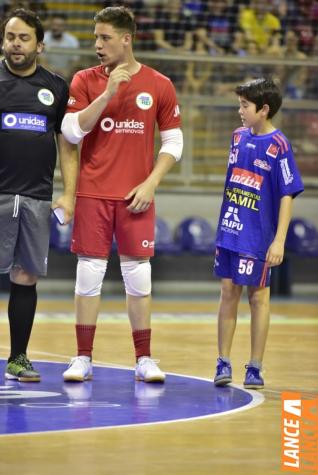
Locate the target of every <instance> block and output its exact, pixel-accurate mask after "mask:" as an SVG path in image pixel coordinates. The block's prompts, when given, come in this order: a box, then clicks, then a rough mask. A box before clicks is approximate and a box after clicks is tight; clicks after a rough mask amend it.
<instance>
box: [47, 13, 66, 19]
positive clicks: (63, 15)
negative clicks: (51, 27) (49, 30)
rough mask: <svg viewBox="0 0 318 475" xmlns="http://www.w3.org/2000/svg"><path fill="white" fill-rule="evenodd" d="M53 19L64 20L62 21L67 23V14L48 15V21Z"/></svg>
mask: <svg viewBox="0 0 318 475" xmlns="http://www.w3.org/2000/svg"><path fill="white" fill-rule="evenodd" d="M54 18H58V19H59V20H64V21H67V14H66V13H59V12H57V13H55V12H53V13H51V14H50V20H53V19H54Z"/></svg>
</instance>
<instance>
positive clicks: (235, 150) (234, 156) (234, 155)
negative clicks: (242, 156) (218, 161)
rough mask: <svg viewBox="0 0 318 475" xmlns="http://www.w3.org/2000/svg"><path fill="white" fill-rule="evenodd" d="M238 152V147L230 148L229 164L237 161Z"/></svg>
mask: <svg viewBox="0 0 318 475" xmlns="http://www.w3.org/2000/svg"><path fill="white" fill-rule="evenodd" d="M238 154H239V149H238V148H232V149H231V151H230V154H229V163H228V166H229V165H234V163H237V158H238Z"/></svg>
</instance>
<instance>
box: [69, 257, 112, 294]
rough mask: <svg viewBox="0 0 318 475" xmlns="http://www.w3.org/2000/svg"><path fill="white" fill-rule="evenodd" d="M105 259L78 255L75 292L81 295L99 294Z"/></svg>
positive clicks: (105, 265)
mask: <svg viewBox="0 0 318 475" xmlns="http://www.w3.org/2000/svg"><path fill="white" fill-rule="evenodd" d="M107 262H108V261H107V259H97V258H93V257H85V256H78V262H77V269H76V285H75V293H76V295H80V296H81V297H95V296H97V295H100V294H101V291H102V285H103V280H104V276H105V273H106V269H107Z"/></svg>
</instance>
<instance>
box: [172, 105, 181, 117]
mask: <svg viewBox="0 0 318 475" xmlns="http://www.w3.org/2000/svg"><path fill="white" fill-rule="evenodd" d="M179 115H180V107H179V106H178V105H176V107H175V108H174V113H173V117H179Z"/></svg>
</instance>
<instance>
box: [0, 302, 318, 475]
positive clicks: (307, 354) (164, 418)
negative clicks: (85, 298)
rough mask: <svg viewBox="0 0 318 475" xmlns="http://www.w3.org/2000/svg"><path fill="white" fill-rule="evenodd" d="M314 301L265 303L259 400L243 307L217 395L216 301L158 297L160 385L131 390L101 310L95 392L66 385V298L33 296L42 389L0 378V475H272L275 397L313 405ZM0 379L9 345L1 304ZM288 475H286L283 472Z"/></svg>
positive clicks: (119, 341) (117, 328)
mask: <svg viewBox="0 0 318 475" xmlns="http://www.w3.org/2000/svg"><path fill="white" fill-rule="evenodd" d="M317 304H318V301H317V300H316V299H315V298H312V299H310V301H306V300H303V299H299V300H297V299H295V298H292V299H289V300H279V299H273V301H272V305H271V308H272V321H271V327H270V333H269V339H268V344H267V351H266V355H265V361H264V366H265V371H264V379H265V383H266V387H265V389H264V390H263V391H259V392H258V391H245V390H244V389H243V387H242V381H243V376H244V371H245V369H244V364H245V363H246V362H247V360H248V356H249V354H248V353H249V313H248V305H247V303H246V302H245V301H243V302H242V304H241V305H240V310H239V314H240V317H239V322H238V326H237V331H236V335H235V340H234V346H233V354H232V359H233V370H234V384H233V385H231V386H230V387H227V388H215V387H214V385H213V383H212V382H211V381H212V378H213V375H214V368H215V359H216V356H217V343H216V310H217V298H215V297H211V299H206V298H204V299H199V298H194V299H191V298H184V297H183V298H180V299H172V298H167V299H163V298H160V299H159V298H158V299H156V298H155V299H154V305H153V309H154V311H153V345H152V349H153V357H154V358H158V359H160V366H161V368H162V369H164V370H165V371H166V372H167V380H166V383H165V384H164V385H161V384H159V385H158V384H145V383H140V382H135V381H134V377H133V366H134V359H133V346H132V341H131V337H130V327H129V324H128V321H127V317H126V312H125V303H124V300H123V299H120V298H119V299H113V300H111V299H107V298H105V299H104V300H103V304H102V313H101V316H100V319H99V323H98V327H97V332H96V339H95V349H94V361H95V364H96V367H95V370H94V379H93V381H91V382H85V383H83V384H81V383H79V384H77V383H74V384H73V383H64V382H63V380H62V376H61V374H62V372H63V370H64V368H66V366H67V363H68V361H69V358H70V357H72V356H74V354H75V337H74V313H73V302H72V299H71V297H61V298H49V297H47V298H46V297H45V296H41V295H40V298H39V303H38V312H37V317H36V322H35V326H34V330H33V335H32V339H31V342H30V349H29V357H30V358H31V359H32V360H33V362H34V365H35V366H36V367H37V368H38V369H39V370H40V372H41V375H42V381H41V382H40V383H18V382H12V381H5V380H4V378H3V376H1V379H0V473H1V474H2V473H3V474H6V473H8V474H10V475H15V474H20V473H23V474H24V475H31V474H32V475H34V474H36V475H37V474H39V475H51V474H52V475H53V474H54V475H56V474H60V475H64V474H69V473H74V474H75V473H76V475H82V474H83V475H84V474H92V475H95V474H96V475H102V474H105V475H121V474H130V475H137V474H138V475H163V474H171V475H179V474H180V475H181V474H182V475H190V474H191V475H192V474H193V475H208V474H209V475H212V474H213V475H232V474H234V475H243V474H244V475H249V474H251V475H252V474H253V475H272V474H273V475H274V474H275V475H277V474H279V473H282V472H281V471H280V457H281V399H280V398H281V393H282V391H287V390H289V391H295V392H296V391H297V392H301V394H302V397H304V398H308V399H312V398H316V397H317V395H318V378H317V356H318V345H317V341H318V311H317V308H318V307H317ZM0 335H1V336H0V374H1V375H3V369H4V365H5V358H6V357H7V352H8V346H9V335H8V324H7V317H6V295H2V298H1V299H0ZM285 473H286V472H285Z"/></svg>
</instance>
